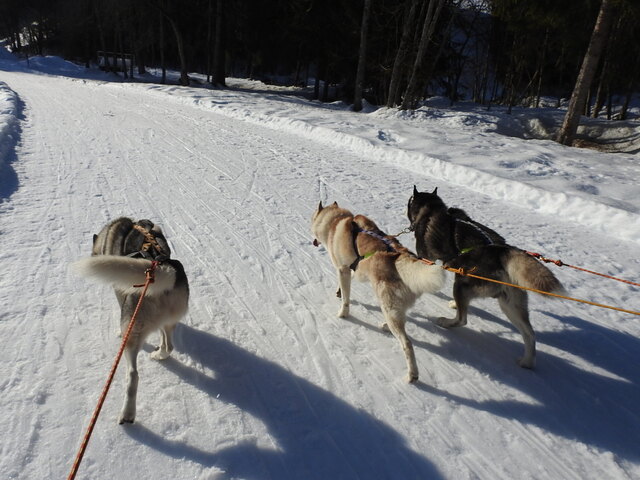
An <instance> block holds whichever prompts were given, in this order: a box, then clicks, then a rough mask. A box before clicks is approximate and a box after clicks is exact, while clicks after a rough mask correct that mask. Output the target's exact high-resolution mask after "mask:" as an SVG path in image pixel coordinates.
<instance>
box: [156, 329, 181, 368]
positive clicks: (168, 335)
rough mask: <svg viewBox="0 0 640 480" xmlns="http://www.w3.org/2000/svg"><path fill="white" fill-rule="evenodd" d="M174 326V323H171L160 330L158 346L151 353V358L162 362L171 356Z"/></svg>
mask: <svg viewBox="0 0 640 480" xmlns="http://www.w3.org/2000/svg"><path fill="white" fill-rule="evenodd" d="M176 325H177V324H176V323H173V324H170V325H165V326H164V327H162V328H161V329H160V345H158V347H157V348H156V349H155V350H154V351H153V352H151V358H153V359H154V360H164V359H166V358H168V357H169V355H171V352H172V351H173V331H174V330H175V329H176Z"/></svg>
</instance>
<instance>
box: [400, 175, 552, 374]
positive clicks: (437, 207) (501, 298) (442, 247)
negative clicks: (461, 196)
mask: <svg viewBox="0 0 640 480" xmlns="http://www.w3.org/2000/svg"><path fill="white" fill-rule="evenodd" d="M407 215H408V217H409V221H410V222H411V227H410V228H411V230H413V231H414V233H415V239H416V251H417V253H418V255H419V256H420V257H422V258H427V259H429V260H432V261H435V260H442V261H443V262H444V264H445V266H446V267H452V268H464V269H466V270H469V269H472V268H473V269H475V270H474V272H473V273H474V274H475V275H478V276H482V277H487V278H492V279H495V280H499V281H502V282H508V283H511V284H514V285H519V286H522V287H528V288H535V289H537V290H542V291H545V292H551V293H562V292H564V288H563V287H562V285H561V283H560V282H559V281H558V279H557V278H556V277H555V276H554V275H553V273H551V271H550V270H549V269H548V268H547V267H545V266H544V265H542V264H541V263H540V262H539V261H538V260H536V259H535V258H533V257H531V256H530V255H528V254H527V253H526V252H525V251H523V250H520V249H519V248H516V247H513V246H511V245H507V244H506V243H505V241H504V239H503V238H502V237H501V236H500V235H498V234H497V233H496V232H494V231H493V230H491V229H490V228H488V227H486V226H484V225H482V224H481V223H478V222H476V221H474V220H472V219H471V218H469V216H468V215H467V214H466V213H465V212H464V211H463V210H460V209H458V208H447V206H446V205H445V204H444V202H443V201H442V199H441V198H440V197H439V196H438V189H437V188H436V189H435V190H434V191H433V192H431V193H428V192H419V191H418V190H417V188H416V187H415V186H414V187H413V195H412V196H411V198H410V199H409V204H408V208H407ZM480 297H493V298H496V299H497V300H498V304H499V305H500V309H501V310H502V311H503V313H504V314H505V315H506V316H507V318H508V319H509V321H510V322H511V323H512V324H513V325H514V326H515V327H516V328H517V329H518V331H519V332H520V334H521V335H522V339H523V341H524V356H523V357H522V358H520V359H519V361H518V363H519V364H520V366H521V367H525V368H533V367H534V366H535V355H536V344H535V334H534V332H533V328H532V327H531V323H530V322H529V308H528V297H527V292H526V291H525V290H521V289H519V288H515V287H509V286H504V285H500V284H497V283H492V282H487V281H485V280H479V279H475V278H472V277H468V276H464V275H458V274H456V276H455V280H454V284H453V299H454V301H455V304H456V307H457V314H456V316H455V317H454V318H452V319H449V318H439V319H438V325H440V326H442V327H446V328H451V327H460V326H463V325H466V323H467V311H468V308H469V303H470V302H471V300H473V299H474V298H480Z"/></svg>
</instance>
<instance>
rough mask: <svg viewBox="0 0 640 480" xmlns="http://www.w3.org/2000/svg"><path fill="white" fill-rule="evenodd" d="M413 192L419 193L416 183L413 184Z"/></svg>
mask: <svg viewBox="0 0 640 480" xmlns="http://www.w3.org/2000/svg"><path fill="white" fill-rule="evenodd" d="M413 194H414V195H417V194H418V189H417V188H416V186H415V185H414V186H413Z"/></svg>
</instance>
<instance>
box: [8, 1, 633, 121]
mask: <svg viewBox="0 0 640 480" xmlns="http://www.w3.org/2000/svg"><path fill="white" fill-rule="evenodd" d="M612 2H613V3H615V19H614V21H613V26H612V27H611V31H610V34H609V35H608V37H607V42H606V46H605V48H604V52H603V54H602V55H601V58H600V59H599V63H598V70H597V72H596V74H595V76H594V79H593V81H592V83H591V85H590V90H589V101H588V102H587V105H586V107H585V108H586V109H588V110H587V111H585V113H588V114H590V115H594V116H597V115H599V114H602V112H606V113H607V114H608V115H609V116H610V117H611V116H612V115H614V114H615V115H617V116H618V117H620V116H622V117H624V115H625V112H626V106H627V104H628V99H629V98H630V96H631V93H632V92H633V91H634V89H637V87H638V78H639V77H640V28H638V25H640V2H638V1H637V0H612ZM601 3H602V0H562V1H558V0H475V1H473V0H403V1H401V0H323V1H320V0H272V1H264V0H184V1H177V0H136V1H133V0H0V38H4V39H6V40H7V43H8V45H9V46H10V48H11V49H12V50H13V51H15V52H17V53H20V54H22V55H43V54H45V55H60V56H62V57H64V58H66V59H68V60H73V61H77V62H82V63H84V64H86V65H89V64H91V63H95V62H97V61H98V60H99V58H98V52H99V51H102V52H114V53H116V54H117V55H118V56H123V55H124V54H127V55H132V56H133V58H134V62H133V63H132V64H131V65H130V66H129V67H128V68H126V69H125V71H124V72H122V73H121V74H122V75H124V76H127V77H128V76H130V75H133V76H134V77H135V76H136V75H137V74H141V73H143V72H144V71H145V68H148V67H150V66H153V67H156V68H161V69H162V71H163V72H164V71H166V69H175V70H178V71H180V72H181V78H180V82H181V83H182V84H184V85H187V84H188V83H189V82H190V79H189V77H188V72H199V73H202V74H205V75H206V78H207V81H208V82H211V83H212V84H214V85H221V86H223V85H224V81H225V80H224V79H225V76H238V77H249V78H255V79H260V80H263V81H266V82H273V83H283V84H298V85H299V84H305V83H306V82H307V79H313V80H312V81H314V82H315V84H314V85H313V86H314V87H315V88H314V93H313V94H314V96H315V97H316V98H319V99H321V100H324V101H329V100H335V99H342V100H346V101H348V102H353V101H354V95H356V96H357V97H359V96H360V95H362V96H363V97H364V98H365V99H366V100H367V101H369V102H371V103H373V104H376V105H388V106H399V107H401V108H414V107H416V106H417V105H418V104H419V102H420V101H421V100H422V99H424V98H425V97H427V96H430V95H436V94H437V95H445V96H447V97H448V98H450V99H451V101H452V102H455V101H459V100H472V101H475V102H478V103H482V104H491V103H500V104H505V105H509V106H511V105H528V106H536V105H538V103H539V102H540V99H541V98H542V97H546V98H549V97H552V98H555V99H558V101H559V99H561V98H568V97H569V96H570V95H571V93H572V90H573V89H574V85H575V83H576V76H577V74H578V72H579V70H580V66H581V64H582V62H583V58H584V56H585V51H586V50H587V47H588V45H589V41H590V38H591V35H592V31H593V29H594V24H595V22H596V18H597V16H598V11H599V8H600V5H601ZM361 45H362V46H364V45H366V51H365V49H364V48H363V49H361V48H360V47H361ZM109 61H110V62H111V63H112V64H113V63H116V62H117V61H118V60H114V59H110V60H109ZM163 81H164V78H163ZM356 85H358V87H359V88H356ZM616 99H619V100H618V103H617V105H616V104H615V101H616ZM356 100H358V98H356ZM616 109H617V110H616Z"/></svg>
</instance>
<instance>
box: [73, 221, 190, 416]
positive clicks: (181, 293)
mask: <svg viewBox="0 0 640 480" xmlns="http://www.w3.org/2000/svg"><path fill="white" fill-rule="evenodd" d="M170 255H171V250H170V249H169V245H168V244H167V241H166V239H165V237H164V235H163V234H162V230H161V229H160V227H159V226H157V225H154V224H153V223H152V222H151V221H150V220H139V221H138V222H134V221H133V220H131V219H130V218H124V217H123V218H118V219H117V220H114V221H113V222H111V223H109V224H108V225H106V226H105V227H104V228H103V229H102V230H101V231H100V233H98V234H97V235H94V236H93V249H92V256H91V257H87V258H84V259H81V260H79V261H77V262H75V263H74V265H73V268H74V270H76V271H77V272H78V273H80V274H81V275H83V276H87V277H95V278H97V279H99V280H101V281H103V282H106V283H110V284H112V285H113V289H114V291H115V294H116V298H117V299H118V304H119V305H120V328H121V331H122V333H123V334H124V332H125V331H126V330H127V327H128V326H129V321H130V320H131V316H132V315H133V312H134V310H135V308H136V305H137V304H138V300H139V299H140V293H141V291H142V288H141V287H140V286H137V287H136V286H135V285H140V284H144V283H145V272H146V270H147V269H148V268H150V267H151V264H152V261H157V262H159V264H158V266H157V267H156V269H155V275H154V277H155V279H154V282H153V283H151V284H150V286H149V288H148V290H147V293H146V295H145V298H144V300H143V303H142V306H141V308H140V311H139V312H138V316H137V318H136V322H135V324H134V326H133V330H132V331H131V334H130V336H129V340H128V341H127V345H126V347H125V352H124V353H125V356H126V358H127V361H128V370H127V377H126V388H125V396H124V404H123V406H122V410H121V412H120V415H119V418H118V422H119V423H120V424H122V423H133V421H134V420H135V416H136V395H137V391H138V369H137V357H138V352H139V351H140V349H141V348H142V345H143V342H144V341H145V339H146V338H147V337H148V336H149V334H150V333H152V332H154V331H155V330H160V334H161V341H160V345H159V346H158V348H157V349H156V350H155V351H154V352H152V353H151V357H152V358H154V359H157V360H164V359H165V358H167V357H168V356H169V355H170V354H171V351H172V350H173V342H172V334H173V330H174V329H175V327H176V325H177V324H178V322H180V319H181V318H182V317H183V316H184V315H185V314H186V312H187V306H188V302H189V283H188V281H187V276H186V274H185V272H184V268H183V267H182V264H181V263H180V262H179V261H178V260H173V259H171V258H169V257H170Z"/></svg>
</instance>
